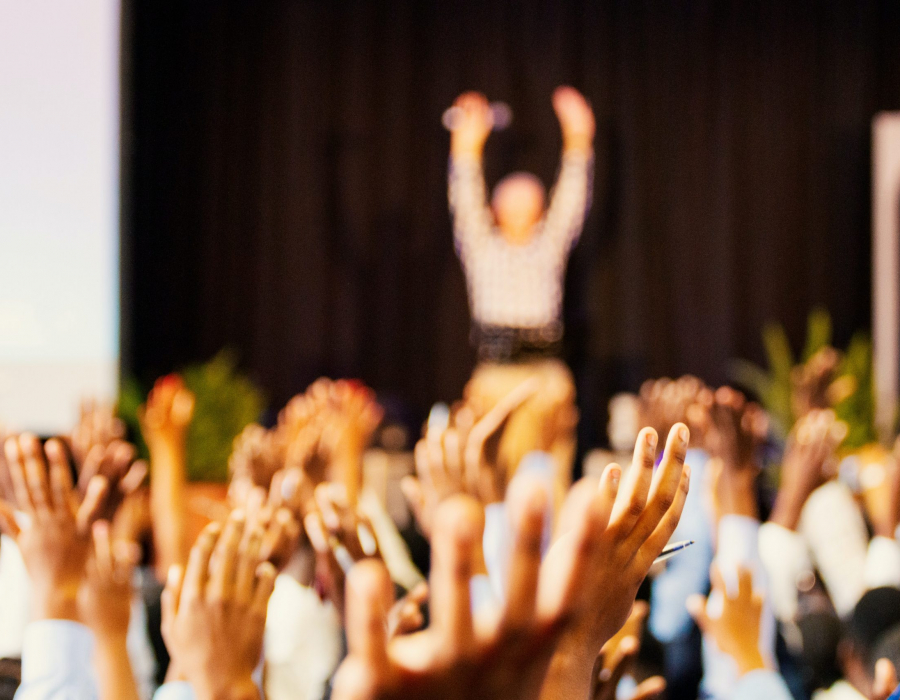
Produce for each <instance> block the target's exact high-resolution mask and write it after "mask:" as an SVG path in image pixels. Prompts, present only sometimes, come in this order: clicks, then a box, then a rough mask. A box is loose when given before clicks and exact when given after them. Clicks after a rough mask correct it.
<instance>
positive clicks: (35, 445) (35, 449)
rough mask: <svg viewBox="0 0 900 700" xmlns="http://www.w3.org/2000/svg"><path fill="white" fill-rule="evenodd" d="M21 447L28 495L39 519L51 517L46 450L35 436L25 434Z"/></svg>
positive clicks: (20, 440)
mask: <svg viewBox="0 0 900 700" xmlns="http://www.w3.org/2000/svg"><path fill="white" fill-rule="evenodd" d="M19 447H20V449H21V452H22V458H23V461H24V463H25V480H26V483H27V484H28V493H29V494H30V496H31V503H32V505H34V514H35V516H36V517H37V518H39V519H40V518H47V517H49V515H50V513H51V510H50V489H49V486H48V484H47V465H46V463H45V461H44V450H43V449H42V448H41V443H40V441H39V440H38V439H37V437H36V436H35V435H30V434H25V435H22V436H21V437H20V438H19Z"/></svg>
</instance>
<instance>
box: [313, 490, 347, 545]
mask: <svg viewBox="0 0 900 700" xmlns="http://www.w3.org/2000/svg"><path fill="white" fill-rule="evenodd" d="M329 486H330V484H328V483H327V482H326V483H323V484H319V485H318V486H316V491H315V498H316V505H317V506H318V508H319V513H321V515H322V522H324V523H325V527H327V528H328V530H329V531H331V532H333V533H339V532H340V530H341V516H340V515H339V514H338V512H337V509H336V508H335V507H334V503H333V502H332V500H331V489H330V488H329Z"/></svg>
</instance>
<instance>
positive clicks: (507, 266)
mask: <svg viewBox="0 0 900 700" xmlns="http://www.w3.org/2000/svg"><path fill="white" fill-rule="evenodd" d="M593 162H594V161H593V154H592V153H582V152H579V151H570V152H566V153H564V154H563V159H562V166H561V168H560V171H559V177H558V178H557V181H556V186H555V187H554V188H553V192H552V193H551V196H550V206H549V207H548V209H547V213H546V215H545V216H544V218H543V219H542V220H541V221H540V222H538V224H537V225H536V228H537V230H536V231H535V232H534V235H533V237H532V238H531V240H530V241H529V242H528V243H526V244H524V245H514V244H511V243H509V242H507V241H506V239H505V238H504V237H503V236H502V235H501V234H500V232H499V230H498V229H497V226H496V225H495V223H494V220H493V215H492V214H491V211H490V209H489V208H488V206H487V199H486V189H485V184H484V173H483V172H482V169H481V162H480V160H479V159H476V158H472V157H456V158H451V159H450V175H449V181H450V186H449V198H450V211H451V212H452V214H453V224H454V237H455V239H456V251H457V253H458V254H459V258H460V261H461V262H462V266H463V270H464V272H465V274H466V282H467V284H468V287H469V305H470V307H471V311H472V318H473V320H474V321H476V322H477V323H480V324H483V325H490V326H503V327H510V328H544V327H550V326H553V325H555V324H559V322H560V317H561V312H562V298H563V276H564V274H565V270H566V261H567V258H568V255H569V251H570V250H571V249H572V246H573V245H575V243H576V242H577V241H578V237H579V236H580V235H581V228H582V225H583V224H584V217H585V215H586V214H587V209H588V207H589V206H590V198H591V175H592V172H593Z"/></svg>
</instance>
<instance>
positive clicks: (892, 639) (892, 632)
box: [869, 624, 900, 677]
mask: <svg viewBox="0 0 900 700" xmlns="http://www.w3.org/2000/svg"><path fill="white" fill-rule="evenodd" d="M879 659H887V660H888V661H890V662H891V663H892V664H893V665H894V669H898V668H900V624H897V625H894V626H893V627H891V628H890V629H889V630H888V631H887V632H885V633H884V634H882V635H881V636H880V637H879V638H878V641H877V642H876V644H875V646H874V648H873V650H872V653H871V654H870V655H869V662H870V669H869V670H870V673H871V674H872V676H873V677H874V676H875V664H876V663H877V662H878V660H879Z"/></svg>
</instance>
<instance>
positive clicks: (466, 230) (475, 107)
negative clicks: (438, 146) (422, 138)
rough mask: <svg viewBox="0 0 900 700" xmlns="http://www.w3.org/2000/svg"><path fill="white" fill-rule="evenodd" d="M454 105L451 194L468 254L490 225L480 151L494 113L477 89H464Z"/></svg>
mask: <svg viewBox="0 0 900 700" xmlns="http://www.w3.org/2000/svg"><path fill="white" fill-rule="evenodd" d="M453 106H454V108H455V109H456V112H457V114H456V117H455V119H454V124H453V129H452V130H451V132H450V169H449V170H450V171H449V175H448V180H449V188H448V195H449V198H450V213H451V214H452V215H453V235H454V238H455V239H456V249H457V251H458V252H459V254H460V255H461V256H463V257H465V254H466V252H465V251H466V248H468V247H469V246H471V245H473V244H475V243H476V242H477V241H478V239H479V238H481V237H483V236H486V235H488V234H489V233H490V229H491V212H490V210H489V209H488V206H487V193H486V188H485V184H484V173H483V171H482V169H481V155H482V152H483V151H484V142H485V141H486V140H487V137H488V135H489V134H490V133H491V127H492V126H493V117H492V116H491V110H490V107H489V105H488V101H487V98H486V97H485V96H484V95H482V94H481V93H478V92H466V93H463V94H462V95H460V96H459V97H458V98H456V102H454V103H453Z"/></svg>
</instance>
